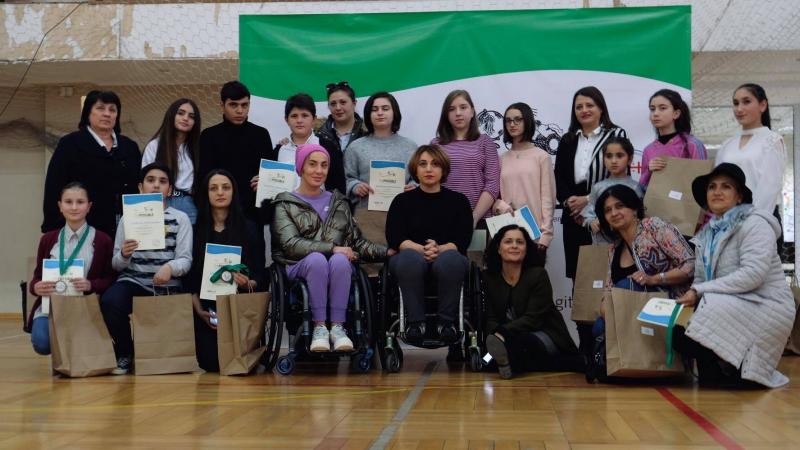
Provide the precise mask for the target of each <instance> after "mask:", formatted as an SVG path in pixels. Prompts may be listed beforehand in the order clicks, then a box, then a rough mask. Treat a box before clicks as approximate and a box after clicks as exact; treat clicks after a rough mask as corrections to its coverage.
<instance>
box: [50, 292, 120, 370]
mask: <svg viewBox="0 0 800 450" xmlns="http://www.w3.org/2000/svg"><path fill="white" fill-rule="evenodd" d="M49 323H50V350H51V353H52V363H53V371H54V372H58V373H60V374H63V375H66V376H68V377H90V376H94V375H102V374H106V373H110V372H111V371H112V370H114V368H115V367H117V358H116V357H115V356H114V346H113V344H112V343H111V336H110V335H109V334H108V328H106V323H105V321H104V320H103V315H102V313H101V312H100V301H99V300H98V298H97V295H96V294H91V295H86V296H75V297H65V296H60V295H54V296H52V297H50V317H49Z"/></svg>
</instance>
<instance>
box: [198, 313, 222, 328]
mask: <svg viewBox="0 0 800 450" xmlns="http://www.w3.org/2000/svg"><path fill="white" fill-rule="evenodd" d="M195 313H197V315H198V316H200V318H201V319H203V322H205V324H206V325H208V328H211V329H212V330H216V329H217V326H216V325H214V324H213V323H211V313H210V312H208V311H205V310H203V309H201V310H200V311H195Z"/></svg>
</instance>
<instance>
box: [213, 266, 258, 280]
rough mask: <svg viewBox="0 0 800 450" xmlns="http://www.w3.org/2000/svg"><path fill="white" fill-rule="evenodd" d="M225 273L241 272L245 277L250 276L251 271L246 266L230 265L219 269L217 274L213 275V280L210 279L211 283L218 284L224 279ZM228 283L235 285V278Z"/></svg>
mask: <svg viewBox="0 0 800 450" xmlns="http://www.w3.org/2000/svg"><path fill="white" fill-rule="evenodd" d="M224 272H231V273H232V272H239V273H241V274H243V275H245V276H249V275H250V269H248V268H247V266H245V265H244V264H229V265H227V266H222V267H220V268H219V269H217V271H216V272H214V273H213V274H211V278H209V281H211V282H212V283H216V282H217V281H219V279H220V278H222V274H223V273H224ZM222 281H225V280H222ZM227 283H229V284H233V277H231V279H230V280H229V281H227Z"/></svg>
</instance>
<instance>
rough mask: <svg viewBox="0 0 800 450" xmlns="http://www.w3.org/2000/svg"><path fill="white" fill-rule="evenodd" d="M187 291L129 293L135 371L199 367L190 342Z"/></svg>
mask: <svg viewBox="0 0 800 450" xmlns="http://www.w3.org/2000/svg"><path fill="white" fill-rule="evenodd" d="M192 314H193V308H192V296H191V294H179V295H153V296H147V297H133V313H132V314H131V328H132V329H133V352H134V371H135V373H136V375H155V374H164V373H184V372H194V371H196V370H199V367H198V366H197V355H196V354H195V346H194V317H193V316H192Z"/></svg>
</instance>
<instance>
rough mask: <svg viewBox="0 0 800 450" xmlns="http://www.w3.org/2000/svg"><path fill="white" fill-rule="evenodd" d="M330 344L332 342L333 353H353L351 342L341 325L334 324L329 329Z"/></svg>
mask: <svg viewBox="0 0 800 450" xmlns="http://www.w3.org/2000/svg"><path fill="white" fill-rule="evenodd" d="M330 334H331V342H333V351H335V352H350V351H353V341H351V340H350V338H349V337H347V333H346V332H345V331H344V327H342V325H341V324H336V325H334V326H332V327H331V333H330Z"/></svg>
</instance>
